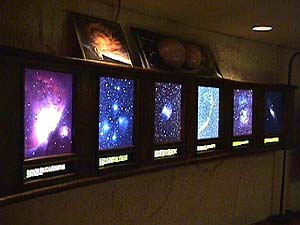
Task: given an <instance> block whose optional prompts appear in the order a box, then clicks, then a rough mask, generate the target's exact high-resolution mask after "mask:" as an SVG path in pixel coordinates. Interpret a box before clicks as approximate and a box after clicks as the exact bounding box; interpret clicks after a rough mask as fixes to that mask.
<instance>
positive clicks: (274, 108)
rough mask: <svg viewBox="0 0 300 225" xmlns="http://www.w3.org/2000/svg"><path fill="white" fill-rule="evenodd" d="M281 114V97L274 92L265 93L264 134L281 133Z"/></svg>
mask: <svg viewBox="0 0 300 225" xmlns="http://www.w3.org/2000/svg"><path fill="white" fill-rule="evenodd" d="M282 114H283V96H282V93H280V92H276V91H268V92H266V97H265V133H266V134H278V133H280V131H281V124H282Z"/></svg>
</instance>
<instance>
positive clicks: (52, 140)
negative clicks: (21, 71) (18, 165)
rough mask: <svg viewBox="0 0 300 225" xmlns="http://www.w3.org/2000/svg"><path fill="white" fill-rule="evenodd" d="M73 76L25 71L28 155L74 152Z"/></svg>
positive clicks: (31, 156)
mask: <svg viewBox="0 0 300 225" xmlns="http://www.w3.org/2000/svg"><path fill="white" fill-rule="evenodd" d="M72 92H73V90H72V75H71V74H67V73H60V72H52V71H47V70H35V69H26V70H25V99H24V113H25V115H24V136H25V138H24V158H25V159H34V158H37V157H47V156H54V155H61V154H66V153H71V152H72Z"/></svg>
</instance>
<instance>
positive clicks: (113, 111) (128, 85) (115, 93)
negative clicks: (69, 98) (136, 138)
mask: <svg viewBox="0 0 300 225" xmlns="http://www.w3.org/2000/svg"><path fill="white" fill-rule="evenodd" d="M99 109H100V112H99V150H103V149H112V148H122V147H128V146H132V145H133V121H134V81H133V80H128V79H117V78H111V77H101V78H100V104H99Z"/></svg>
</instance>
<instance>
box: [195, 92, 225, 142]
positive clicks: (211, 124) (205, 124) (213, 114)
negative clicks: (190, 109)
mask: <svg viewBox="0 0 300 225" xmlns="http://www.w3.org/2000/svg"><path fill="white" fill-rule="evenodd" d="M219 92H220V90H219V88H215V87H201V86H200V87H198V140H202V139H210V138H218V137H219V99H220V96H219Z"/></svg>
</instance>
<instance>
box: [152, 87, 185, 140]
mask: <svg viewBox="0 0 300 225" xmlns="http://www.w3.org/2000/svg"><path fill="white" fill-rule="evenodd" d="M181 89H182V86H181V85H180V84H174V83H156V84H155V121H154V128H155V130H154V140H155V143H156V144H159V143H168V142H178V141H180V140H181Z"/></svg>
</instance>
